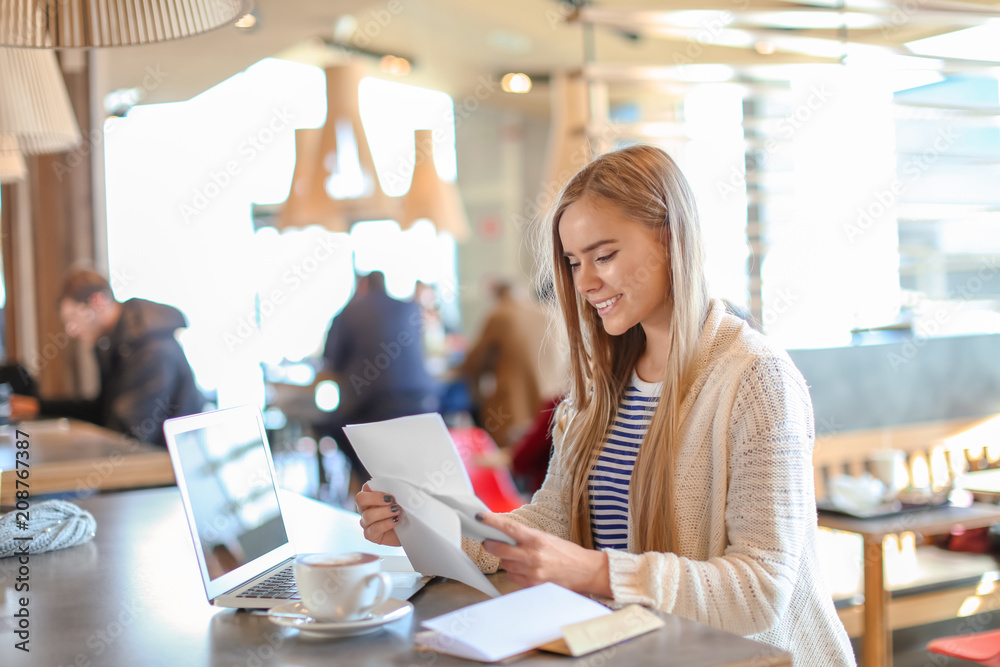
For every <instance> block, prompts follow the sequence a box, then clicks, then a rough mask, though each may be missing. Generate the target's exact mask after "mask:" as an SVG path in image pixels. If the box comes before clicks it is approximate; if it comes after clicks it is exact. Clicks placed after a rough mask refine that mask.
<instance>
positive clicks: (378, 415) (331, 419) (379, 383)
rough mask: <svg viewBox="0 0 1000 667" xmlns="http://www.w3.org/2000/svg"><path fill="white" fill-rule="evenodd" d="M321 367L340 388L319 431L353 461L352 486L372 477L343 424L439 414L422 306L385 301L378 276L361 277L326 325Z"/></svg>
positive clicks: (388, 298)
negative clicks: (426, 352) (427, 357)
mask: <svg viewBox="0 0 1000 667" xmlns="http://www.w3.org/2000/svg"><path fill="white" fill-rule="evenodd" d="M323 362H324V371H325V372H326V373H328V374H329V375H331V376H332V377H333V379H334V380H335V381H336V382H337V385H338V386H339V388H340V404H339V405H338V406H337V408H336V409H335V410H334V411H333V412H332V413H330V414H329V416H328V418H327V420H326V421H324V422H323V423H321V424H318V425H317V431H318V433H319V435H320V437H322V436H324V435H329V436H331V437H333V439H334V440H336V441H337V446H338V447H339V448H340V450H341V451H342V452H344V454H345V455H346V456H347V458H348V459H349V460H350V462H351V469H352V471H353V473H354V475H355V477H356V479H355V480H353V483H355V484H357V483H358V482H361V483H363V482H365V481H367V480H368V479H369V478H370V475H369V474H368V471H367V470H365V467H364V465H363V464H362V463H361V460H360V459H358V456H357V454H356V453H355V452H354V448H353V447H351V444H350V441H349V440H348V439H347V437H346V436H345V435H344V430H343V427H344V426H345V425H347V424H361V423H366V422H373V421H382V420H384V419H394V418H396V417H405V416H407V415H416V414H423V413H425V412H436V411H437V410H438V404H439V395H438V393H439V392H438V385H437V382H436V381H435V380H434V378H433V377H431V375H430V373H429V372H428V370H427V365H426V362H425V356H424V339H423V326H422V318H421V312H420V306H419V305H418V304H417V303H415V302H413V301H400V300H398V299H394V298H392V297H391V296H389V294H388V293H386V291H385V275H384V274H383V273H382V272H381V271H372V272H371V273H369V274H368V275H367V276H364V277H362V278H359V279H358V287H357V290H356V292H355V294H354V296H353V297H352V298H351V300H350V301H349V302H348V303H347V305H346V306H344V309H343V310H342V311H340V313H339V314H338V315H337V316H336V317H334V318H333V321H332V322H331V323H330V329H329V330H328V332H327V336H326V345H325V347H324V349H323Z"/></svg>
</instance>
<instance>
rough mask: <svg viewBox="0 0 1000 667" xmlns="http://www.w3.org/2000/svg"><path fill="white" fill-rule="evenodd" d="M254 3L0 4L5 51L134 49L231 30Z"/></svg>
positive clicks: (26, 0) (60, 0)
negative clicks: (23, 49) (135, 47)
mask: <svg viewBox="0 0 1000 667" xmlns="http://www.w3.org/2000/svg"><path fill="white" fill-rule="evenodd" d="M252 8H253V2H252V0H0V45H4V46H17V47H36V48H51V49H66V48H89V47H95V46H135V45H137V44H149V43H151V42H166V41H169V40H172V39H179V38H181V37H191V36H192V35H197V34H200V33H203V32H208V31H210V30H215V29H216V28H220V27H222V26H225V25H232V24H233V23H235V22H236V20H237V19H239V18H240V17H241V16H243V15H244V14H247V13H248V12H249V11H250V10H251V9H252Z"/></svg>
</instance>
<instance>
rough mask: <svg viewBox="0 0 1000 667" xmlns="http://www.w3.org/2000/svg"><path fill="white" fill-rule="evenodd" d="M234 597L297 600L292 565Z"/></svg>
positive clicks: (297, 593) (297, 592)
mask: <svg viewBox="0 0 1000 667" xmlns="http://www.w3.org/2000/svg"><path fill="white" fill-rule="evenodd" d="M236 597H238V598H275V599H278V600H299V599H301V598H300V597H299V591H298V589H297V588H296V587H295V571H294V569H293V566H292V565H288V566H286V567H284V568H283V569H281V570H278V571H277V572H275V573H274V574H272V575H271V576H270V577H268V578H267V579H265V580H264V581H262V582H260V583H259V584H256V585H254V586H251V587H250V588H248V589H246V590H245V591H243V592H242V593H240V594H239V595H237V596H236Z"/></svg>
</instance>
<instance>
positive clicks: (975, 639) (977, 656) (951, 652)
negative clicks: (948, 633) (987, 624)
mask: <svg viewBox="0 0 1000 667" xmlns="http://www.w3.org/2000/svg"><path fill="white" fill-rule="evenodd" d="M927 650H928V651H930V652H931V653H940V654H941V655H947V656H949V657H952V658H960V659H962V660H969V661H971V662H978V663H979V664H981V665H986V667H1000V630H991V631H989V632H978V633H976V634H973V635H955V636H952V637H941V638H940V639H935V640H934V641H932V642H931V643H930V644H928V645H927Z"/></svg>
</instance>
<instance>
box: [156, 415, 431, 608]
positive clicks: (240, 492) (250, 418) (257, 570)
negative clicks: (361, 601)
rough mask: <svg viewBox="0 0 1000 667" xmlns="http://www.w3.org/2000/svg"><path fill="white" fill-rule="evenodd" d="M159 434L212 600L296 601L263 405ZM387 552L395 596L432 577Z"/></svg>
mask: <svg viewBox="0 0 1000 667" xmlns="http://www.w3.org/2000/svg"><path fill="white" fill-rule="evenodd" d="M163 432H164V435H165V436H166V439H167V449H168V450H169V452H170V460H171V461H172V463H173V466H174V475H175V477H176V478H177V487H178V488H179V489H180V492H181V499H182V501H183V505H184V513H185V514H186V515H187V521H188V527H189V528H190V529H191V537H192V538H193V540H194V550H195V553H196V554H197V556H198V568H199V570H200V571H201V577H202V581H203V583H204V585H205V593H206V594H207V596H208V600H209V602H210V603H211V604H213V605H215V606H217V607H236V608H247V609H270V608H271V607H276V606H278V605H280V604H286V603H288V602H289V601H291V600H297V599H299V595H298V591H297V590H296V588H295V575H294V571H293V563H294V559H295V555H296V552H295V549H294V547H293V546H292V544H291V542H289V539H288V531H287V530H286V522H285V519H284V518H283V517H282V514H281V505H280V503H279V501H278V497H279V493H278V486H277V484H276V483H275V475H274V463H273V462H272V461H271V451H270V447H269V445H268V442H267V433H266V431H265V430H264V420H263V418H262V417H261V413H260V410H259V409H258V408H257V407H256V406H253V405H245V406H240V407H235V408H227V409H224V410H215V411H212V412H205V413H202V414H197V415H190V416H188V417H178V418H175V419H168V420H166V422H165V423H164V425H163ZM384 558H385V561H386V562H383V569H384V570H385V571H388V572H389V574H390V576H391V577H392V580H393V590H392V594H391V596H392V597H394V598H398V599H403V600H405V599H407V598H409V597H410V596H411V595H413V594H414V593H416V592H417V591H418V590H420V588H422V587H423V585H424V584H425V583H426V582H427V581H428V580H429V579H430V578H429V577H422V576H421V575H420V574H419V573H414V572H413V570H412V567H410V566H409V561H408V560H407V559H406V558H405V557H398V556H389V557H384ZM393 570H398V571H397V572H394V571H393ZM407 570H408V571H407Z"/></svg>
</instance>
